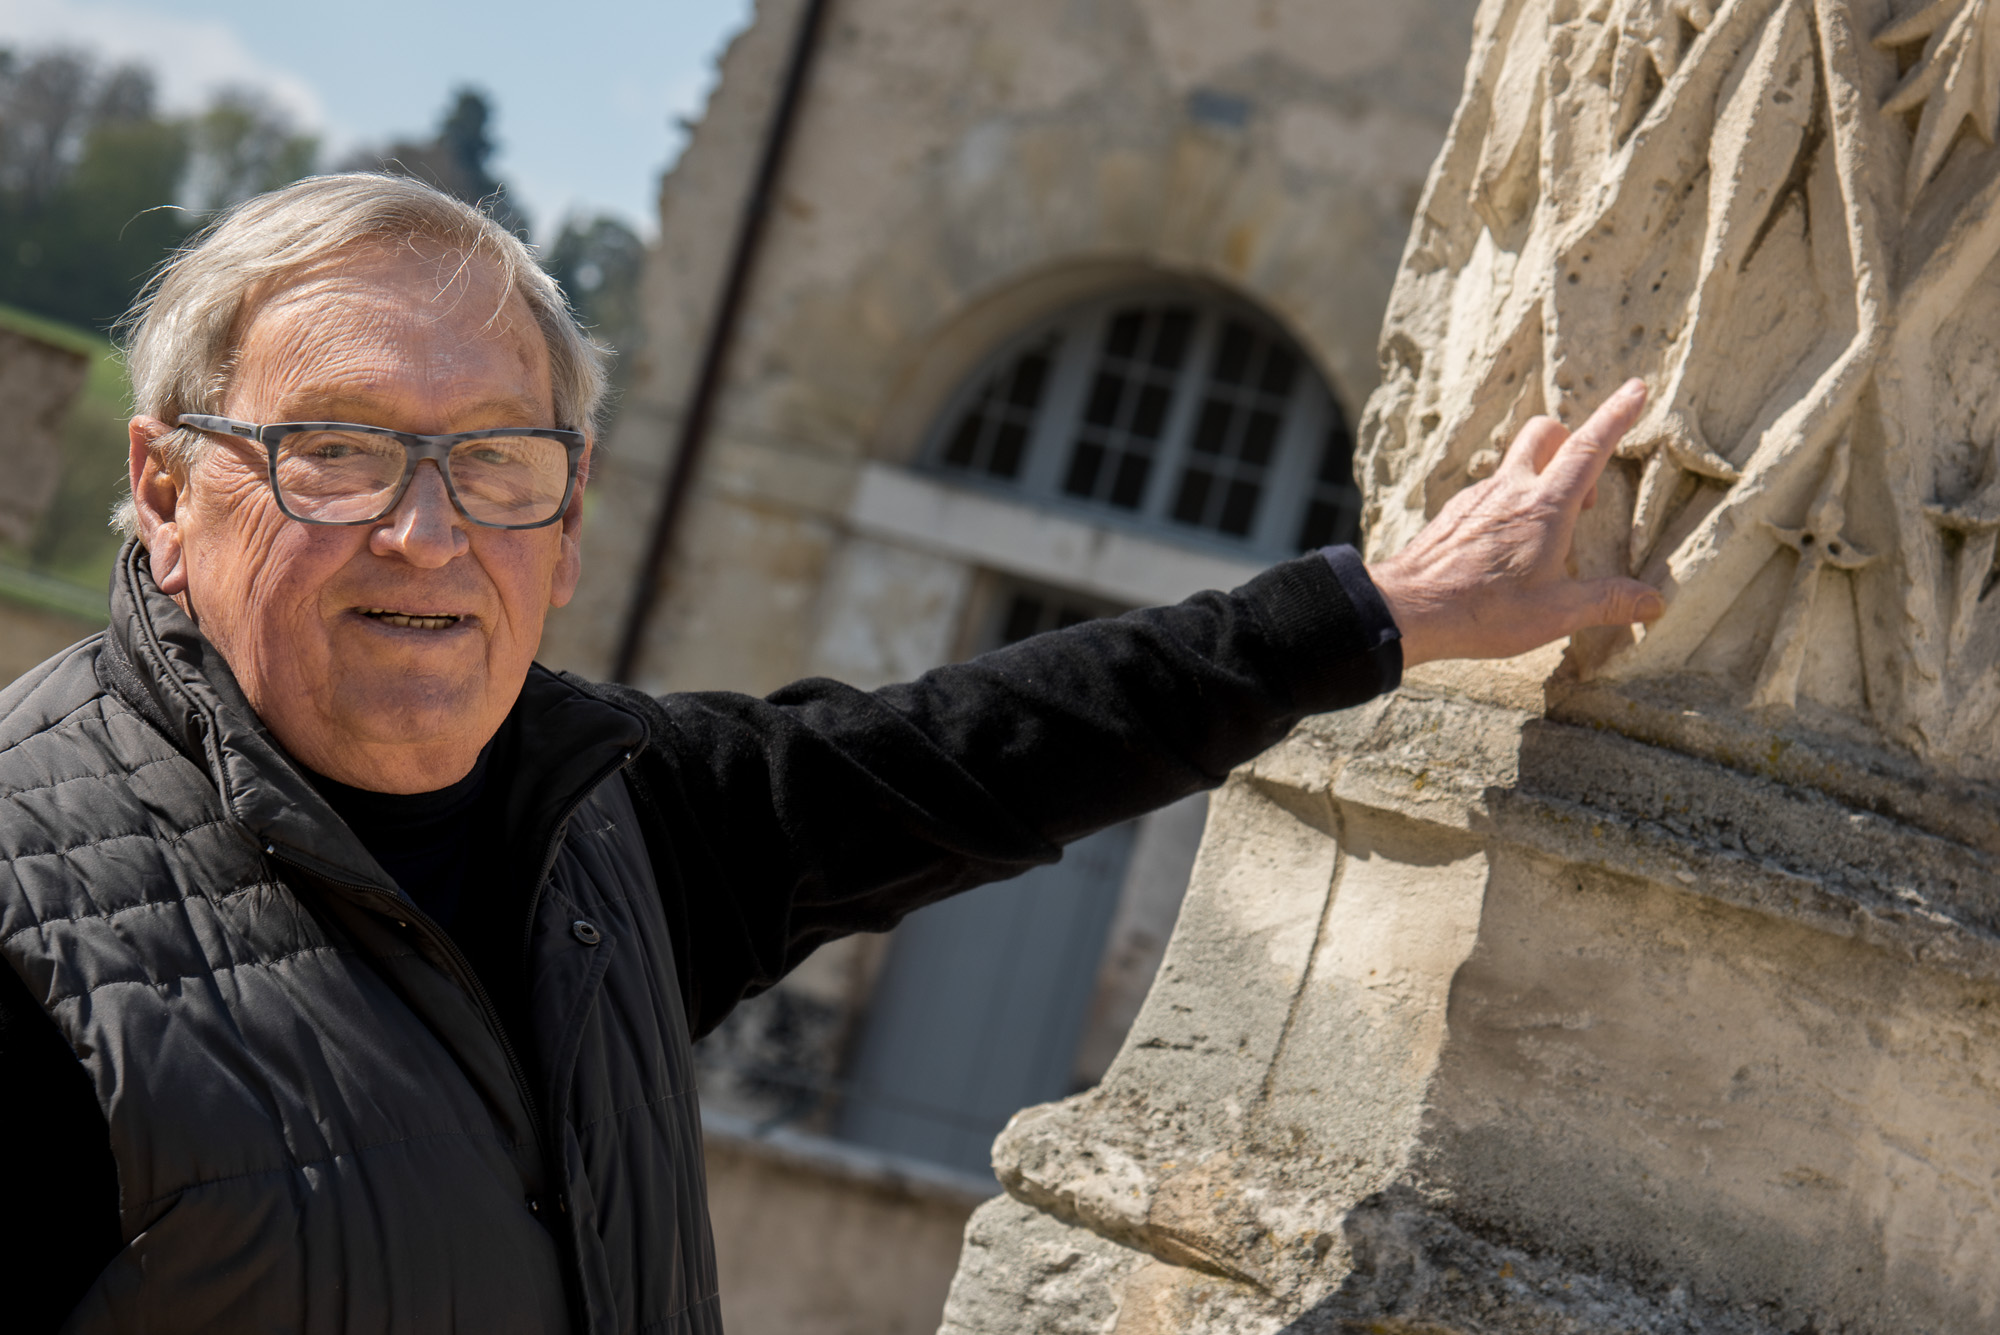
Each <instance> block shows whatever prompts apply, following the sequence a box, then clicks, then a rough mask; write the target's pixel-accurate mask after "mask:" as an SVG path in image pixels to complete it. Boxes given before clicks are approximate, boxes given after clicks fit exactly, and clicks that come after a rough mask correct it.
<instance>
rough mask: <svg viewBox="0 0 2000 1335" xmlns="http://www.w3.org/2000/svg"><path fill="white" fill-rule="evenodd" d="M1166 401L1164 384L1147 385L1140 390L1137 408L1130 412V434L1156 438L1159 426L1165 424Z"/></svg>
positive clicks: (1158, 434) (1158, 435)
mask: <svg viewBox="0 0 2000 1335" xmlns="http://www.w3.org/2000/svg"><path fill="white" fill-rule="evenodd" d="M1168 402H1169V395H1168V390H1167V387H1166V386H1165V385H1148V386H1146V387H1145V388H1144V389H1142V390H1140V391H1139V408H1138V411H1136V412H1134V413H1133V414H1132V434H1133V435H1135V436H1144V437H1146V438H1147V439H1148V440H1158V439H1159V438H1160V428H1161V427H1163V426H1165V425H1166V421H1167V404H1168Z"/></svg>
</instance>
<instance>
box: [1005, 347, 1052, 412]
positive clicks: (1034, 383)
mask: <svg viewBox="0 0 2000 1335" xmlns="http://www.w3.org/2000/svg"><path fill="white" fill-rule="evenodd" d="M1048 374H1049V359H1048V357H1047V356H1046V355H1045V354H1043V353H1040V352H1031V353H1029V354H1028V355H1027V356H1025V357H1023V358H1021V364H1020V365H1019V366H1017V367H1015V368H1014V384H1013V387H1012V388H1011V389H1010V390H1008V392H1007V401H1008V402H1009V403H1011V404H1013V405H1014V406H1015V407H1016V408H1026V409H1027V410H1028V411H1029V412H1033V411H1034V410H1035V408H1036V407H1038V406H1039V405H1040V404H1041V401H1042V382H1043V381H1044V380H1046V379H1048Z"/></svg>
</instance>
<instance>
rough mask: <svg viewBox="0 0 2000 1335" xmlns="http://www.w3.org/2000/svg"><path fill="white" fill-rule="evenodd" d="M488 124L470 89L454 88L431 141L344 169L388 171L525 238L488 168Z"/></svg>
mask: <svg viewBox="0 0 2000 1335" xmlns="http://www.w3.org/2000/svg"><path fill="white" fill-rule="evenodd" d="M492 122H493V108H492V106H491V104H490V103H488V102H487V100H486V95H485V94H484V93H482V92H480V91H479V90H478V89H476V88H460V89H458V90H456V91H455V92H454V93H453V94H452V100H451V105H449V106H447V107H446V108H445V112H444V116H443V117H442V118H441V119H440V120H439V122H438V129H437V133H436V134H435V135H433V136H431V137H430V138H429V139H426V140H422V141H416V140H397V141H396V142H394V143H392V144H390V145H389V146H388V147H387V148H385V149H383V150H381V151H380V152H373V151H370V152H366V153H362V154H359V155H357V156H356V157H354V158H352V159H350V160H349V162H348V163H347V164H346V166H347V168H348V169H349V170H352V171H391V172H395V173H397V174H399V175H402V176H410V177H414V178H416V179H417V180H419V181H425V182H428V183H429V184H431V185H434V186H436V187H437V188H438V189H440V190H443V191H445V192H446V193H447V194H451V195H456V196H457V197H458V198H460V199H462V200H464V201H465V202H466V203H468V204H473V205H476V206H478V207H480V208H483V209H485V210H486V211H487V213H488V214H490V215H491V216H492V217H493V219H494V221H495V222H498V223H499V224H500V225H501V226H502V227H505V228H507V229H508V230H509V231H511V232H513V233H514V234H515V235H517V236H523V237H525V236H527V234H528V219H527V217H526V215H524V214H523V213H522V212H521V211H520V210H519V209H517V208H515V207H514V203H513V201H512V200H511V199H509V198H508V190H507V185H506V183H505V182H504V181H502V180H500V178H499V177H497V176H495V175H494V174H493V170H492V167H491V166H490V165H489V164H490V163H491V162H492V158H493V154H494V153H495V152H496V151H497V150H498V147H499V146H498V145H497V144H496V143H495V142H494V141H493V136H492V135H491V133H489V129H488V127H489V126H490V125H491V124H492Z"/></svg>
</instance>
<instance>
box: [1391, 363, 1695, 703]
mask: <svg viewBox="0 0 2000 1335" xmlns="http://www.w3.org/2000/svg"><path fill="white" fill-rule="evenodd" d="M1645 403H1646V386H1645V382H1643V381H1640V380H1630V381H1627V382H1626V383H1625V385H1624V386H1623V387H1622V388H1621V389H1619V390H1618V392H1617V393H1615V394H1613V395H1612V396H1611V397H1610V398H1609V399H1606V400H1605V401H1604V404H1603V405H1602V406H1601V407H1599V408H1598V410H1597V411H1596V412H1595V413H1592V414H1591V416H1590V420H1589V421H1587V422H1585V423H1584V424H1583V425H1582V426H1581V427H1579V428H1577V430H1576V431H1574V432H1571V431H1569V430H1568V429H1566V428H1565V427H1564V426H1563V424H1562V423H1560V422H1558V421H1556V420H1555V419H1554V418H1552V417H1537V418H1535V419H1534V420H1533V421H1531V422H1529V423H1528V425H1527V426H1525V427H1523V428H1522V429H1521V434H1520V435H1518V436H1516V437H1515V438H1514V443H1513V444H1512V445H1511V446H1509V447H1508V450H1507V457H1506V458H1505V459H1504V460H1503V461H1502V462H1501V464H1500V470H1499V471H1498V472H1497V473H1495V474H1494V475H1493V476H1492V477H1490V478H1487V479H1486V480H1485V481H1484V482H1480V483H1477V484H1476V485H1474V486H1470V487H1467V488H1466V489H1465V490H1464V491H1461V492H1460V493H1459V494H1458V495H1456V496H1454V497H1452V499H1451V501H1450V502H1449V503H1448V504H1446V506H1445V507H1444V509H1443V510H1442V511H1440V512H1439V513H1438V516H1437V518H1435V519H1433V520H1432V521H1431V522H1430V523H1429V524H1427V525H1426V526H1425V527H1424V530H1423V531H1422V532H1421V533H1419V534H1417V536H1416V537H1415V538H1414V539H1413V540H1412V541H1411V542H1410V545H1409V546H1407V547H1405V548H1403V550H1402V551H1400V552H1397V553H1396V554H1395V555H1394V556H1392V557H1390V558H1389V559H1388V560H1386V561H1383V562H1381V563H1379V564H1377V565H1373V566H1370V567H1369V569H1368V574H1369V576H1370V577H1371V578H1372V579H1373V580H1374V581H1375V587H1376V588H1377V589H1379V590H1380V591H1381V594H1382V599H1383V601H1384V602H1386V603H1387V604H1388V605H1389V612H1390V615H1392V616H1393V617H1394V618H1395V619H1396V626H1397V629H1399V630H1400V631H1401V632H1402V635H1403V663H1404V666H1406V667H1407V666H1410V665H1413V664H1416V663H1422V662H1426V661H1428V660H1431V659H1437V658H1511V657H1512V656H1513V655H1515V654H1520V653H1526V652H1527V651H1528V650H1530V649H1533V648H1536V647H1538V646H1540V645H1543V644H1547V643H1548V642H1549V641H1551V640H1557V639H1561V638H1562V637H1563V636H1565V635H1569V634H1572V633H1573V632H1575V631H1578V630H1582V629H1583V628H1585V627H1586V626H1628V625H1630V624H1632V623H1633V622H1635V621H1651V620H1653V619H1654V618H1655V617H1657V616H1659V615H1660V613H1661V612H1663V611H1664V610H1666V604H1665V603H1664V602H1663V601H1662V600H1661V598H1660V595H1659V594H1658V593H1657V592H1656V591H1655V590H1654V589H1653V588H1652V587H1651V586H1650V585H1647V584H1642V583H1641V582H1639V581H1638V580H1636V579H1594V580H1580V579H1577V578H1576V577H1575V576H1574V575H1572V574H1570V573H1569V570H1568V562H1569V553H1570V541H1571V539H1572V538H1573V537H1574V536H1575V533H1576V520H1577V516H1578V515H1580V514H1581V513H1582V512H1583V511H1584V510H1585V509H1586V508H1588V507H1589V506H1590V504H1591V502H1592V501H1593V500H1594V499H1595V498H1596V492H1597V479H1598V477H1599V476H1600V475H1601V474H1602V473H1603V472H1604V465H1605V463H1606V462H1607V461H1608V460H1609V459H1610V458H1611V451H1612V449H1613V448H1614V447H1615V446H1616V445H1617V444H1618V439H1619V437H1621V436H1623V435H1624V434H1625V433H1626V432H1627V431H1628V430H1630V429H1631V427H1632V424H1633V423H1634V422H1636V421H1637V420H1638V419H1639V410H1640V409H1641V408H1643V407H1644V406H1645Z"/></svg>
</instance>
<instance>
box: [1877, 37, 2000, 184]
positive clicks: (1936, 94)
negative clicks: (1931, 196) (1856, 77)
mask: <svg viewBox="0 0 2000 1335" xmlns="http://www.w3.org/2000/svg"><path fill="white" fill-rule="evenodd" d="M1917 42H1922V43H1923V44H1924V49H1923V54H1922V55H1921V56H1920V57H1918V59H1917V63H1916V64H1915V65H1913V66H1911V68H1910V72H1909V73H1908V74H1907V75H1905V76H1904V78H1903V81H1902V82H1901V83H1899V84H1897V85H1896V88H1895V91H1893V92H1891V93H1890V94H1889V97H1888V99H1887V100H1886V101H1884V102H1883V104H1882V110H1883V111H1884V112H1885V113H1887V114H1888V115H1891V116H1901V115H1903V114H1905V113H1907V112H1911V111H1916V110H1917V108H1919V107H1921V108H1923V110H1922V112H1921V113H1920V114H1919V115H1918V117H1917V133H1916V138H1915V139H1914V140H1913V141H1912V143H1911V145H1910V167H1909V174H1908V177H1907V179H1906V181H1905V184H1904V198H1905V199H1906V200H1914V199H1915V198H1916V197H1917V192H1918V191H1920V190H1922V189H1923V188H1924V186H1925V185H1927V184H1928V183H1929V182H1930V179H1931V177H1933V176H1935V175H1937V171H1938V168H1939V167H1941V166H1943V165H1944V160H1945V157H1946V155H1947V154H1949V153H1950V152H1951V146H1952V144H1953V142H1955V141H1956V139H1957V138H1958V128H1959V126H1961V125H1964V124H1965V123H1966V122H1967V121H1970V122H1971V123H1972V131H1973V133H1974V134H1976V135H1978V136H1979V137H1980V138H1981V139H1983V140H1985V141H1986V142H1987V143H1988V144H1991V143H1992V142H1993V134H1994V130H1995V126H1996V123H2000V5H1996V4H1995V3H1993V0H1932V3H1930V4H1928V5H1925V6H1924V7H1923V8H1921V9H1919V10H1917V12H1916V13H1914V14H1910V15H1908V16H1906V17H1904V18H1900V19H1897V20H1896V21H1895V22H1893V23H1891V24H1890V25H1889V26H1888V27H1886V28H1884V29H1882V31H1881V32H1879V33H1877V34H1875V45H1877V46H1879V47H1882V48H1883V49H1885V50H1889V49H1893V48H1896V47H1904V46H1912V45H1915V44H1916V43H1917Z"/></svg>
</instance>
